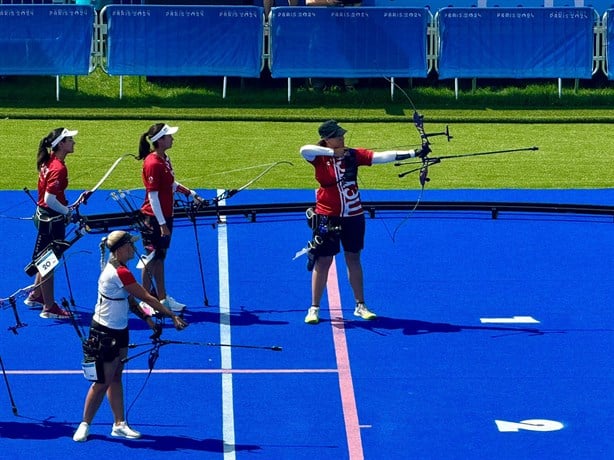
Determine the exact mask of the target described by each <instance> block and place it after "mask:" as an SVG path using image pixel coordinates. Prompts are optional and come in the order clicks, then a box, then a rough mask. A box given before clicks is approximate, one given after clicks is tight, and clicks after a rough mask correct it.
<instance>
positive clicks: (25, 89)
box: [0, 72, 614, 190]
mask: <svg viewBox="0 0 614 460" xmlns="http://www.w3.org/2000/svg"><path fill="white" fill-rule="evenodd" d="M75 83H77V84H78V91H77V88H76V87H75ZM189 83H190V84H186V83H185V82H181V81H178V82H171V83H163V84H154V83H151V82H147V81H146V80H145V79H144V78H141V79H138V78H127V79H126V81H125V82H124V91H125V93H124V98H122V99H119V97H118V87H119V84H118V79H117V78H114V77H108V76H106V75H104V74H102V73H101V72H96V73H95V74H92V75H90V76H88V77H79V78H78V79H77V81H76V82H75V78H74V77H63V78H62V89H61V92H60V98H61V99H60V101H59V102H58V101H56V100H55V89H54V80H53V79H52V78H46V77H32V78H26V77H20V78H9V79H5V80H3V81H0V116H1V119H0V140H1V145H2V150H1V153H0V155H1V156H2V160H3V163H4V164H5V165H7V164H8V165H10V170H9V173H6V174H3V175H2V178H1V179H0V189H4V190H20V189H22V188H23V187H26V186H27V187H28V188H31V189H33V188H35V185H36V170H35V157H36V150H37V147H38V142H39V141H40V139H41V138H42V137H44V136H45V135H46V134H47V133H48V132H49V131H50V130H51V129H53V128H56V127H59V126H65V127H69V128H71V129H78V130H79V135H78V136H77V138H76V141H77V145H76V153H75V154H74V155H72V156H71V157H69V158H68V163H67V164H68V166H69V171H70V188H72V189H87V188H91V187H92V186H93V185H94V184H95V183H96V182H97V181H98V179H99V178H100V177H101V176H102V174H103V173H104V172H105V171H106V170H107V168H108V167H109V166H110V165H111V164H112V163H113V161H114V160H115V159H116V158H117V157H119V156H120V155H122V154H124V153H136V151H137V145H138V138H139V136H140V135H141V133H143V132H145V131H146V130H147V128H148V127H149V125H150V124H151V123H154V122H158V121H163V122H168V123H170V124H177V125H178V126H179V127H180V131H179V132H178V133H177V135H175V139H176V141H175V146H174V147H173V149H172V150H171V151H170V155H171V158H172V160H173V164H174V167H175V170H176V173H177V175H178V179H179V180H180V181H181V182H183V183H185V184H186V185H189V186H190V187H193V188H207V189H208V188H232V187H237V186H239V185H241V184H243V183H245V182H247V181H248V180H249V179H250V178H251V177H254V176H255V175H256V174H258V172H260V171H262V170H263V169H264V168H265V166H262V165H267V164H270V163H273V162H275V161H279V160H289V161H292V162H293V163H294V166H293V167H290V166H283V167H279V168H276V169H274V170H272V171H271V172H270V173H269V174H268V175H266V176H265V177H263V178H262V180H260V181H259V182H258V183H257V184H255V185H254V186H255V187H256V188H292V189H294V188H313V187H314V185H315V181H314V179H313V172H312V168H311V166H310V165H308V164H307V163H306V162H305V161H304V160H302V158H301V157H300V156H299V153H298V151H299V148H300V146H301V145H303V144H306V143H313V142H316V141H317V134H316V130H317V126H318V124H319V123H320V122H321V121H323V120H325V119H328V118H335V119H337V120H339V121H340V122H342V124H343V125H344V126H345V127H346V128H347V129H348V130H349V132H348V134H347V135H346V143H347V144H348V145H350V146H356V147H368V148H372V149H374V150H388V149H395V148H398V149H404V148H412V147H416V146H417V145H418V144H419V137H418V134H417V131H416V130H415V128H414V126H413V124H412V123H411V115H412V107H411V103H410V102H409V101H408V100H407V99H406V98H405V97H404V95H403V94H402V93H401V91H400V90H399V91H397V92H396V96H395V100H394V101H391V100H390V95H389V91H388V88H387V87H386V86H385V85H380V86H378V85H376V87H374V88H372V89H360V90H359V91H357V92H356V93H343V92H337V91H327V92H325V93H324V94H314V93H311V92H310V91H308V90H307V89H305V88H300V87H299V88H296V89H295V92H294V99H293V101H292V102H291V103H288V102H287V101H286V91H285V87H283V86H282V87H280V86H279V85H277V86H275V87H267V88H260V87H257V85H256V84H254V82H247V83H245V84H244V85H243V86H241V85H240V84H239V83H238V82H236V81H235V82H231V85H230V86H229V89H228V97H227V98H226V99H222V97H221V94H220V91H221V78H220V79H219V86H218V84H217V83H218V82H217V81H213V82H211V80H207V84H208V86H207V87H198V86H194V82H189ZM233 84H234V86H233ZM190 85H191V86H190ZM404 89H405V90H407V92H408V94H409V95H410V96H411V98H412V100H413V102H414V103H415V105H416V106H417V108H418V109H419V110H420V112H421V113H422V114H423V115H424V116H425V127H426V129H427V131H441V130H442V129H443V128H444V127H445V125H449V127H450V131H451V134H452V135H453V136H454V139H453V140H452V141H451V142H449V143H448V142H446V141H445V140H444V139H443V138H433V139H432V141H433V153H432V154H431V156H438V155H454V154H463V153H471V152H482V151H490V150H500V149H508V148H520V147H529V146H533V145H536V146H538V147H539V149H540V150H539V151H537V152H523V153H513V154H502V155H492V156H484V157H475V158H468V159H459V160H446V161H444V162H442V163H441V164H439V165H436V166H434V167H433V168H432V170H431V177H432V181H431V183H430V184H429V187H431V188H441V189H455V188H540V189H541V188H608V187H612V186H613V185H614V181H613V180H612V174H611V170H612V165H613V162H612V159H611V157H612V154H611V152H610V146H611V145H613V141H614V134H613V130H612V124H611V123H612V121H614V109H611V108H610V107H614V91H613V90H611V89H610V88H609V87H607V85H606V87H605V88H603V87H602V88H590V89H588V88H587V89H580V90H578V91H576V92H574V91H573V88H571V87H570V88H567V89H566V90H565V92H564V96H563V98H561V99H559V98H558V96H557V95H556V87H555V86H554V85H552V84H547V83H542V84H535V85H532V86H526V87H509V88H488V87H484V88H478V89H477V90H475V91H464V92H463V93H462V94H461V96H460V97H459V99H458V100H456V99H454V94H453V93H452V91H451V90H450V89H449V88H446V87H442V86H441V85H439V86H438V87H429V86H414V87H412V88H410V87H409V86H405V88H404ZM403 170H404V169H402V168H395V167H394V166H393V165H383V166H378V167H376V168H365V169H364V170H363V172H362V173H361V178H362V187H363V188H373V189H404V188H411V189H415V188H419V184H418V180H417V176H416V175H410V176H407V177H405V178H403V179H399V178H398V177H397V173H399V172H401V171H403ZM139 187H141V180H140V163H138V162H136V161H133V160H131V159H128V160H125V161H124V162H122V164H121V165H120V166H119V167H118V168H117V170H116V171H115V172H114V173H113V175H112V176H111V177H110V178H109V180H108V181H107V182H106V183H105V184H104V188H108V189H118V188H119V189H130V188H139Z"/></svg>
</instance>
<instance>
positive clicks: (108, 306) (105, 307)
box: [94, 263, 137, 329]
mask: <svg viewBox="0 0 614 460" xmlns="http://www.w3.org/2000/svg"><path fill="white" fill-rule="evenodd" d="M136 282H137V281H136V279H135V278H134V275H133V274H132V272H131V271H130V270H129V269H128V267H126V266H125V265H120V266H119V267H117V268H115V267H114V266H113V265H112V264H110V263H108V264H107V265H106V266H105V267H104V270H103V271H102V273H101V274H100V277H99V278H98V302H97V303H96V307H95V308H94V321H96V322H97V323H98V324H102V325H103V326H106V327H108V328H111V329H125V328H126V327H128V310H129V309H130V304H129V303H128V297H129V295H130V294H129V293H128V291H126V289H125V286H129V285H130V284H133V283H136Z"/></svg>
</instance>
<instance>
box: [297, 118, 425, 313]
mask: <svg viewBox="0 0 614 460" xmlns="http://www.w3.org/2000/svg"><path fill="white" fill-rule="evenodd" d="M346 132H347V131H346V130H345V129H343V128H342V127H341V126H339V124H338V123H337V122H336V121H335V120H328V121H325V122H324V123H322V124H321V125H320V127H319V129H318V134H319V135H320V141H319V142H318V144H317V145H304V146H303V147H301V155H302V156H303V158H305V160H307V161H308V162H309V163H311V164H312V165H313V167H314V169H315V178H316V180H317V181H318V183H319V185H320V187H319V188H318V190H317V192H316V205H315V212H314V213H313V216H312V218H311V219H310V220H311V221H312V222H311V223H312V225H311V226H312V229H313V241H316V242H319V243H318V244H316V245H315V247H313V248H312V249H310V251H309V254H308V257H309V263H308V269H310V270H312V274H311V306H310V307H309V309H308V311H307V316H306V317H305V322H306V323H307V324H317V323H318V322H319V321H320V317H319V312H320V300H321V298H322V294H323V293H324V288H325V287H326V281H327V279H328V271H329V268H330V266H331V264H332V262H333V257H334V256H335V255H336V254H338V253H339V252H340V250H341V246H343V251H344V252H343V254H344V257H345V263H346V266H347V272H348V278H349V281H350V286H351V287H352V291H353V293H354V300H355V301H356V307H355V309H354V315H355V316H358V317H361V318H363V319H375V318H376V314H375V313H373V312H372V311H370V310H369V309H368V308H367V306H366V304H365V298H364V281H363V270H362V264H361V261H360V253H361V251H362V249H363V248H364V236H365V217H364V213H363V209H362V202H361V200H360V191H359V189H358V168H359V167H361V166H372V165H374V164H382V163H390V162H392V161H398V160H405V159H407V158H413V157H422V156H424V155H426V154H427V153H428V151H425V150H418V151H415V150H405V151H396V150H394V151H386V152H374V151H372V150H368V149H361V148H348V147H346V146H345V133H346ZM427 148H428V147H427Z"/></svg>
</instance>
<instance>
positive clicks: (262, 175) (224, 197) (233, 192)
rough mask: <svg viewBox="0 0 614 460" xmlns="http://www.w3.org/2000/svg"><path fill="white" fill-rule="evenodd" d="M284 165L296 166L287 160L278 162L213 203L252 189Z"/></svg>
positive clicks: (223, 194) (222, 194) (215, 199)
mask: <svg viewBox="0 0 614 460" xmlns="http://www.w3.org/2000/svg"><path fill="white" fill-rule="evenodd" d="M282 164H287V165H290V166H294V164H293V163H292V162H290V161H287V160H282V161H276V162H275V163H273V164H271V165H269V167H268V168H266V169H265V170H264V171H262V172H261V173H259V174H258V175H257V176H256V177H254V178H252V179H250V180H249V181H247V182H246V183H245V184H243V185H242V186H241V187H239V188H233V189H230V190H225V191H224V192H222V193H220V194H219V195H218V196H216V197H215V198H214V199H213V202H214V203H219V202H220V201H224V200H227V199H228V198H231V197H233V196H235V195H236V194H237V193H239V192H242V191H243V190H245V189H246V188H248V187H250V186H251V185H253V184H254V183H255V182H257V181H258V180H260V179H261V178H262V177H264V176H265V175H266V174H268V173H269V171H271V170H272V169H273V168H275V167H277V166H279V165H282Z"/></svg>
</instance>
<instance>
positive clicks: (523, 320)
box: [480, 316, 539, 324]
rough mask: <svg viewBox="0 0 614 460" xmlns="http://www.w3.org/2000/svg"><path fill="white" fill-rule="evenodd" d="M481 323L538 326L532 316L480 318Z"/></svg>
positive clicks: (537, 322)
mask: <svg viewBox="0 0 614 460" xmlns="http://www.w3.org/2000/svg"><path fill="white" fill-rule="evenodd" d="M480 322H481V323H503V324H510V323H514V324H539V321H537V320H536V319H535V318H533V317H532V316H512V317H511V318H480Z"/></svg>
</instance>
